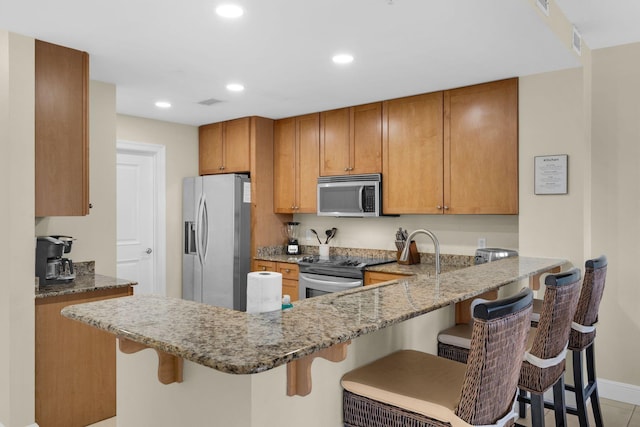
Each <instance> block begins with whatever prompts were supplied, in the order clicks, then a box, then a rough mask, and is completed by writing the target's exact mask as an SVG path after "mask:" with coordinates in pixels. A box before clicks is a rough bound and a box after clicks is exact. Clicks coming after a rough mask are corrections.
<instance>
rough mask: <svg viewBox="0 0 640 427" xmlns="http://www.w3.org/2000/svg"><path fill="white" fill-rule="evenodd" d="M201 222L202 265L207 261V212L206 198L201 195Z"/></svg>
mask: <svg viewBox="0 0 640 427" xmlns="http://www.w3.org/2000/svg"><path fill="white" fill-rule="evenodd" d="M202 222H203V225H204V227H203V233H202V245H203V246H204V249H203V254H202V264H203V265H204V263H205V262H206V261H207V253H209V210H208V209H207V198H206V197H205V195H204V194H203V195H202Z"/></svg>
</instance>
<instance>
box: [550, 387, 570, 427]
mask: <svg viewBox="0 0 640 427" xmlns="http://www.w3.org/2000/svg"><path fill="white" fill-rule="evenodd" d="M553 411H554V413H555V419H556V427H566V425H567V408H566V405H565V401H564V376H560V378H559V379H558V381H557V382H556V383H555V384H554V385H553Z"/></svg>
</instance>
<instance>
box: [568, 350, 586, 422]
mask: <svg viewBox="0 0 640 427" xmlns="http://www.w3.org/2000/svg"><path fill="white" fill-rule="evenodd" d="M572 353H573V387H569V390H572V391H574V392H575V394H576V410H577V411H576V412H577V414H576V415H577V416H578V420H579V421H580V427H589V418H588V417H587V407H586V405H585V403H586V400H587V398H586V396H585V390H584V378H583V373H582V351H572Z"/></svg>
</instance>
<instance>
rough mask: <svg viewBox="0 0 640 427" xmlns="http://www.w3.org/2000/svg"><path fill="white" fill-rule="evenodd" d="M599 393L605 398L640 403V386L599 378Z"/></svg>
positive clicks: (633, 403) (634, 403)
mask: <svg viewBox="0 0 640 427" xmlns="http://www.w3.org/2000/svg"><path fill="white" fill-rule="evenodd" d="M598 394H599V395H600V397H603V398H605V399H611V400H617V401H618V402H625V403H631V404H632V405H640V386H637V385H633V384H625V383H619V382H617V381H610V380H605V379H602V378H598Z"/></svg>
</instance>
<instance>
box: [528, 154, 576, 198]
mask: <svg viewBox="0 0 640 427" xmlns="http://www.w3.org/2000/svg"><path fill="white" fill-rule="evenodd" d="M568 163H569V156H568V155H567V154H559V155H556V156H536V157H535V158H534V170H535V177H534V181H535V194H567V192H568V189H567V169H568Z"/></svg>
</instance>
